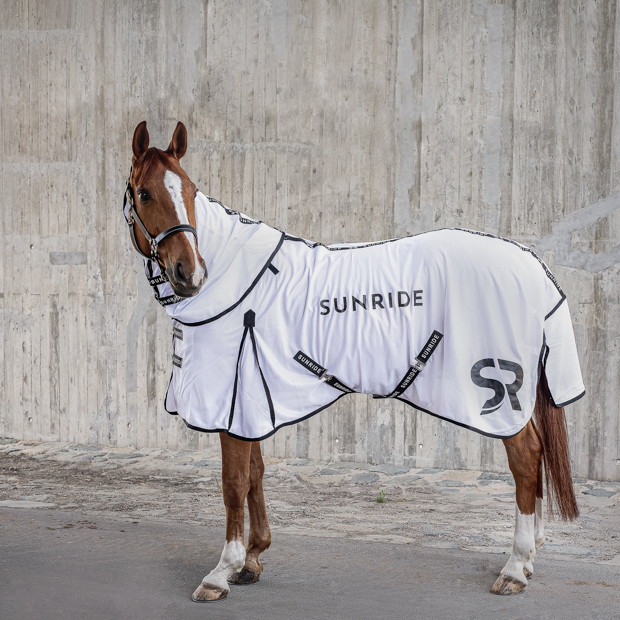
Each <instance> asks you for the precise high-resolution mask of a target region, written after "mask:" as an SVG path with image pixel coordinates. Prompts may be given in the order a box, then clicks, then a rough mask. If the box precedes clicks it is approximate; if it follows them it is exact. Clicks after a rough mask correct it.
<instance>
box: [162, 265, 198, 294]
mask: <svg viewBox="0 0 620 620" xmlns="http://www.w3.org/2000/svg"><path fill="white" fill-rule="evenodd" d="M166 273H167V275H168V281H169V282H170V286H172V290H173V291H174V293H175V294H176V295H178V296H179V297H194V296H195V295H197V294H198V293H199V292H200V289H201V288H202V285H203V284H204V283H205V282H206V280H207V268H206V267H205V266H204V263H203V264H200V263H199V264H197V265H196V267H195V269H194V271H193V272H190V271H189V269H187V267H186V266H185V265H183V263H182V262H181V261H177V262H176V263H175V264H174V265H173V266H172V267H171V268H168V267H167V268H166Z"/></svg>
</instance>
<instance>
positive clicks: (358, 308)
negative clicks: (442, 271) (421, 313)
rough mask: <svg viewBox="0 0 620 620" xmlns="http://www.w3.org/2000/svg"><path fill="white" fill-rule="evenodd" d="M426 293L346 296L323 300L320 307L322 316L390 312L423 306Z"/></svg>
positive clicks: (402, 292)
mask: <svg viewBox="0 0 620 620" xmlns="http://www.w3.org/2000/svg"><path fill="white" fill-rule="evenodd" d="M423 305H424V291H423V290H422V289H418V290H415V291H411V292H410V293H408V292H407V291H396V292H389V293H370V294H366V295H359V296H355V295H348V296H347V295H344V296H342V297H334V298H333V299H321V301H320V302H319V306H320V307H321V314H322V315H326V314H330V313H331V312H332V311H335V312H337V313H338V314H342V313H343V312H363V311H364V310H390V309H392V308H393V309H401V308H407V307H408V306H423Z"/></svg>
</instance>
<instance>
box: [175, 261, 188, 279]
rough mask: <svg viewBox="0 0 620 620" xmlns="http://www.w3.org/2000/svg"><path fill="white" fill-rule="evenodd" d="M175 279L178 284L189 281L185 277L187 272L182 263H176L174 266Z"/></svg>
mask: <svg viewBox="0 0 620 620" xmlns="http://www.w3.org/2000/svg"><path fill="white" fill-rule="evenodd" d="M174 277H175V279H176V281H177V282H182V283H185V282H186V281H187V276H186V275H185V271H183V265H182V264H181V262H178V263H176V264H175V266H174Z"/></svg>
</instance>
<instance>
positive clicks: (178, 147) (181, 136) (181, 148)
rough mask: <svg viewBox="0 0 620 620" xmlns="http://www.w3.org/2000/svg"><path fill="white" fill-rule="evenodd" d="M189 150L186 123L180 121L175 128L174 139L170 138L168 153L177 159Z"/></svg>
mask: <svg viewBox="0 0 620 620" xmlns="http://www.w3.org/2000/svg"><path fill="white" fill-rule="evenodd" d="M186 151H187V129H185V125H184V124H183V123H182V122H181V121H179V122H178V123H177V128H176V129H175V130H174V134H173V136H172V140H170V146H168V150H167V151H166V153H168V154H169V155H172V156H173V157H176V159H181V157H183V155H185V153H186Z"/></svg>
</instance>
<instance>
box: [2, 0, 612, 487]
mask: <svg viewBox="0 0 620 620" xmlns="http://www.w3.org/2000/svg"><path fill="white" fill-rule="evenodd" d="M619 6H620V4H619V3H618V2H612V1H610V2H603V3H600V2H595V1H594V0H586V1H584V2H581V3H573V2H568V0H564V1H560V2H555V1H553V2H552V1H551V0H536V1H534V2H531V1H526V0H506V1H505V2H497V1H494V0H472V1H458V0H440V1H436V2H429V1H428V0H397V1H396V2H376V1H372V0H355V1H353V0H350V1H349V0H340V1H338V0H312V1H310V0H271V1H269V0H263V1H258V0H243V1H242V0H235V1H230V0H227V1H226V2H224V1H221V0H213V1H209V2H206V1H203V0H169V1H166V2H163V1H152V0H148V1H147V0H131V1H129V2H114V1H111V0H88V1H83V2H76V1H75V0H63V1H60V0H57V1H55V2H47V1H43V0H40V1H39V2H34V1H32V0H31V1H30V2H23V1H20V0H10V1H7V2H4V3H2V6H1V7H0V62H1V63H2V72H1V75H0V101H1V104H2V105H1V108H0V186H1V190H2V191H1V192H0V200H1V201H2V212H1V216H0V217H1V222H2V230H1V231H0V232H1V235H2V250H1V251H0V317H1V319H0V337H1V338H2V341H3V343H4V351H3V356H4V365H3V367H2V370H1V372H0V393H1V394H2V402H3V407H2V410H0V434H1V435H6V436H11V437H18V438H26V439H46V440H48V439H49V440H54V439H58V440H71V441H77V442H92V443H103V444H113V445H130V444H131V445H137V446H161V447H167V448H179V449H189V448H199V447H206V446H207V445H212V444H214V443H217V441H218V439H217V436H212V435H206V434H200V433H196V432H192V431H188V430H187V429H186V428H185V427H184V425H183V424H182V422H181V421H180V420H178V419H177V418H175V417H172V416H169V415H168V414H167V413H166V412H165V411H164V409H163V406H162V399H163V395H164V392H165V388H166V385H167V379H168V377H169V372H170V342H169V340H170V338H169V330H170V326H169V321H168V319H167V316H166V314H165V312H164V311H163V310H162V309H161V308H160V307H159V306H158V305H157V304H156V303H155V301H154V300H153V298H152V294H151V292H150V290H149V288H148V286H147V284H146V282H145V280H144V278H143V277H142V276H141V275H140V261H139V259H138V257H137V256H136V255H135V253H134V251H133V249H132V247H131V244H130V241H129V238H128V235H127V231H126V227H125V224H124V221H123V219H122V216H121V211H120V206H121V198H122V191H123V186H124V179H125V177H126V175H127V173H128V170H129V164H130V157H131V146H130V141H131V135H132V132H133V129H134V127H135V125H136V124H137V123H138V122H139V121H141V120H143V119H146V120H147V121H148V123H149V132H150V135H151V141H152V144H155V145H158V146H160V147H162V148H165V147H166V146H167V144H168V142H169V140H170V137H171V134H172V131H173V129H174V126H175V124H176V121H177V120H182V121H183V122H185V124H186V125H187V127H188V131H189V138H190V145H189V151H188V154H187V156H186V158H185V160H184V164H185V167H186V169H187V171H188V173H189V175H190V176H191V177H192V179H193V180H194V181H195V182H196V184H197V185H198V187H200V188H201V189H202V190H203V191H205V192H206V193H208V194H209V195H211V196H214V197H217V198H218V199H220V200H221V201H222V202H224V203H225V204H228V205H230V206H231V207H233V208H235V209H238V210H241V211H245V212H246V213H248V214H250V215H252V216H254V217H258V218H260V219H262V220H264V221H266V222H268V223H270V224H274V225H276V226H278V227H280V228H283V229H286V230H288V231H290V232H292V233H295V234H298V235H301V236H304V237H307V238H312V239H316V240H320V241H323V242H326V243H329V242H336V241H365V240H376V239H383V238H389V237H393V236H397V235H406V234H414V233H418V232H423V231H426V230H432V229H435V228H440V227H444V226H463V227H469V228H475V229H479V230H484V231H488V232H491V233H494V234H499V235H502V236H507V237H511V238H513V239H515V240H517V241H519V242H521V243H525V244H528V245H532V246H533V247H535V249H536V250H537V251H538V252H539V253H540V254H541V255H543V256H544V258H545V260H546V261H548V263H549V264H550V266H551V267H552V269H553V270H554V273H555V274H556V276H557V277H558V279H559V280H560V282H561V284H562V286H563V287H564V289H565V291H566V293H567V295H568V298H569V302H570V308H571V313H572V317H573V321H574V325H575V331H576V336H577V342H578V347H579V353H580V358H581V361H582V367H583V372H584V377H585V381H586V386H587V388H588V395H587V396H586V398H585V399H583V400H581V401H579V402H578V403H576V404H575V405H572V406H570V407H568V409H567V416H568V423H569V428H570V432H571V448H572V456H573V460H574V464H575V471H576V473H577V474H578V475H582V476H587V477H590V478H606V479H615V480H620V393H619V392H620V388H619V386H620V165H619V157H618V154H619V153H620V129H619V127H620V125H619V123H618V119H619V118H620V117H619V114H620V92H619V90H618V89H619V87H618V86H617V85H618V84H620V80H618V79H616V76H618V74H619V69H618V67H619V65H618V60H619V59H620V43H619V42H620V36H619V35H620V32H619V29H620V19H618V11H619V10H620V9H619ZM264 450H265V451H266V453H267V454H274V455H278V456H291V457H295V456H296V457H308V458H312V459H341V460H361V461H370V462H395V463H403V462H404V463H407V464H409V465H417V466H438V465H441V466H444V467H455V468H461V467H476V468H483V469H490V470H504V469H506V467H507V463H506V458H505V455H504V452H503V447H502V445H501V442H498V441H495V440H490V439H487V438H484V437H481V436H479V435H477V434H475V433H472V432H469V431H465V430H463V429H460V428H458V427H456V426H454V425H451V424H449V423H446V422H442V421H440V420H437V419H435V418H432V417H430V416H428V415H425V414H422V413H419V412H416V411H414V410H412V409H410V408H405V405H404V404H402V403H399V402H393V403H392V402H384V401H373V400H372V399H371V398H370V397H365V396H347V397H346V398H344V399H342V400H340V401H339V402H338V403H337V404H336V405H334V406H333V407H331V408H330V409H329V410H327V411H325V412H323V413H321V414H320V415H319V416H317V417H316V418H313V419H312V420H308V421H305V422H302V423H300V424H298V425H296V426H293V427H288V428H286V429H283V430H281V431H279V432H278V433H277V434H276V435H275V436H274V437H272V438H270V439H268V440H266V441H265V442H264Z"/></svg>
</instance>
